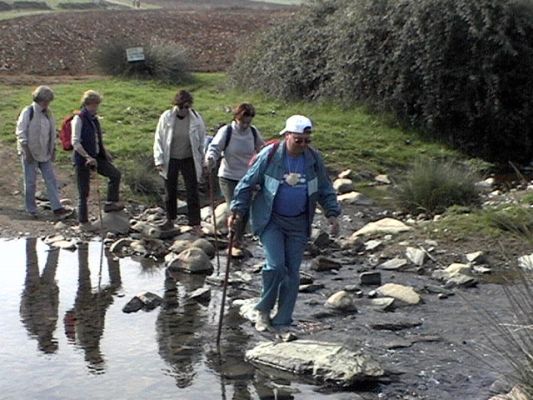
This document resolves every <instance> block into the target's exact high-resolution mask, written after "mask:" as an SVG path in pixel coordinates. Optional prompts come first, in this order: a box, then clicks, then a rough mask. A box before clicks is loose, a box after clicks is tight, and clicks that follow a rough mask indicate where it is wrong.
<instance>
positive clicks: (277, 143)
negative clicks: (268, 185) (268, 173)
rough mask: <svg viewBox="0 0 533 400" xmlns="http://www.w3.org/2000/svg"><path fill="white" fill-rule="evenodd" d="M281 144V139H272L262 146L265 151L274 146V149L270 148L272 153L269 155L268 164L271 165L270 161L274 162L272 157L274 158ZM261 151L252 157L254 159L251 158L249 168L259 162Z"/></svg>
mask: <svg viewBox="0 0 533 400" xmlns="http://www.w3.org/2000/svg"><path fill="white" fill-rule="evenodd" d="M279 144H280V141H279V139H271V140H269V141H268V142H266V143H265V144H263V146H261V149H264V148H265V147H267V146H270V145H272V147H271V148H270V152H269V153H268V162H267V164H270V160H272V157H273V156H274V153H275V152H276V150H277V149H278V147H279ZM260 151H261V150H259V151H258V152H257V153H255V154H254V155H253V156H252V158H250V161H248V168H250V167H251V166H252V165H254V163H255V162H256V161H257V156H258V155H259V152H260Z"/></svg>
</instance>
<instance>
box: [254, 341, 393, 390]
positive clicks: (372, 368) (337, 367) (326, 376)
mask: <svg viewBox="0 0 533 400" xmlns="http://www.w3.org/2000/svg"><path fill="white" fill-rule="evenodd" d="M245 359H246V361H249V362H251V363H253V364H256V365H259V366H261V365H263V366H268V367H270V368H275V369H279V370H281V371H287V372H290V373H293V374H296V375H303V376H309V377H312V378H313V380H315V381H316V382H317V383H330V384H335V385H339V386H342V387H351V386H355V385H357V384H364V383H366V382H372V381H375V380H376V379H377V378H379V377H381V376H383V375H384V371H383V369H382V368H381V366H380V365H379V364H378V362H377V361H375V360H374V359H373V358H371V357H370V356H369V355H367V354H364V353H363V351H362V350H358V351H351V350H349V349H347V348H346V347H344V346H343V345H341V344H337V343H328V342H319V341H312V340H296V341H293V342H288V343H285V342H280V343H271V342H268V343H260V344H259V345H258V346H256V347H254V348H253V349H251V350H249V351H247V352H246V356H245Z"/></svg>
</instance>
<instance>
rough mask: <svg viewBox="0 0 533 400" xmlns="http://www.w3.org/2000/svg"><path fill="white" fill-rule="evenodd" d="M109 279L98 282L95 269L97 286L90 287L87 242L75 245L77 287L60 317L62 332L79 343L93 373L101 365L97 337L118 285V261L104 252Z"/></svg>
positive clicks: (99, 369) (102, 366) (100, 333)
mask: <svg viewBox="0 0 533 400" xmlns="http://www.w3.org/2000/svg"><path fill="white" fill-rule="evenodd" d="M105 258H106V261H107V266H108V271H109V280H110V283H109V285H107V286H101V283H100V280H101V274H102V271H101V270H100V271H99V279H98V286H97V288H96V290H94V291H93V288H92V285H91V271H90V269H89V247H88V244H87V243H82V244H80V246H79V248H78V290H77V292H76V299H75V301H74V307H73V308H72V309H70V310H68V311H67V312H66V313H65V317H64V319H63V322H64V326H65V335H66V336H67V338H68V340H69V343H71V344H76V345H78V346H80V347H81V348H82V349H83V351H84V352H85V361H86V362H87V364H88V367H89V370H90V371H91V372H93V373H101V372H103V371H104V369H105V365H104V356H103V354H102V352H101V350H100V340H101V338H102V335H103V333H104V323H105V314H106V312H107V310H108V308H109V306H110V305H111V304H112V303H113V295H114V294H116V292H117V290H118V289H119V288H120V286H121V284H122V281H121V277H120V264H119V261H118V259H114V258H113V256H112V255H111V254H109V253H108V252H106V253H105Z"/></svg>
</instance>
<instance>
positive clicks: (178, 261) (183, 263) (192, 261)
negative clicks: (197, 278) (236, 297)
mask: <svg viewBox="0 0 533 400" xmlns="http://www.w3.org/2000/svg"><path fill="white" fill-rule="evenodd" d="M167 257H170V258H168V259H167ZM167 257H165V260H166V261H167V266H168V267H175V268H178V269H180V270H182V271H184V272H188V273H190V274H201V273H204V274H208V273H211V272H213V265H212V264H211V261H209V257H208V256H207V255H206V254H205V253H204V251H203V250H202V249H199V248H197V247H191V248H188V249H186V250H184V251H182V252H181V253H180V254H178V255H177V256H176V255H174V254H173V253H169V254H168V255H167Z"/></svg>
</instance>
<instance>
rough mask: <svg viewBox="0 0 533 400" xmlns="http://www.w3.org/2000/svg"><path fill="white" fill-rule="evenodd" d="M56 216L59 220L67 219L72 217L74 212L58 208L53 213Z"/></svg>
mask: <svg viewBox="0 0 533 400" xmlns="http://www.w3.org/2000/svg"><path fill="white" fill-rule="evenodd" d="M53 213H54V216H55V217H57V218H58V219H65V218H68V217H69V216H70V215H72V210H67V209H66V208H65V207H61V208H58V209H57V210H54V211H53Z"/></svg>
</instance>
